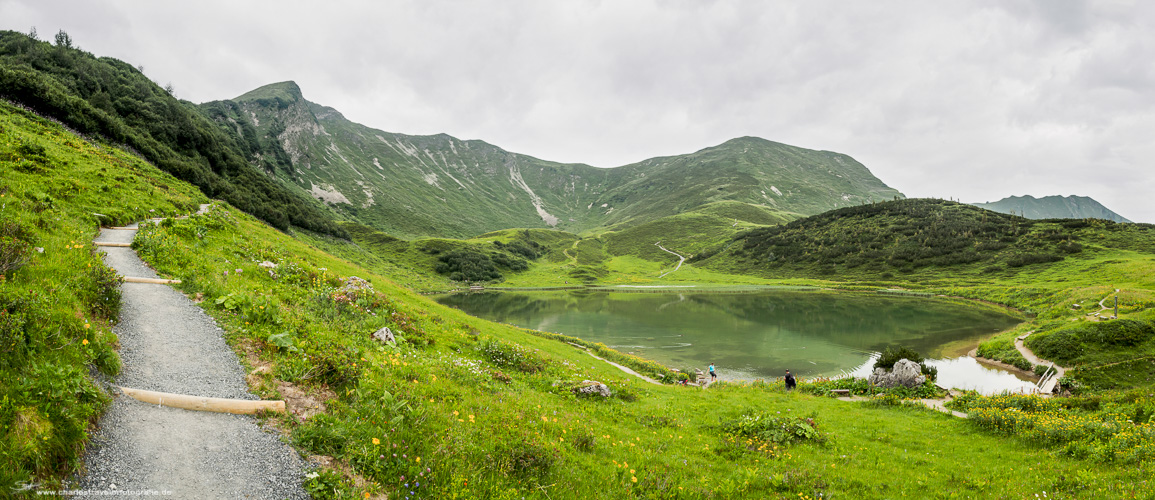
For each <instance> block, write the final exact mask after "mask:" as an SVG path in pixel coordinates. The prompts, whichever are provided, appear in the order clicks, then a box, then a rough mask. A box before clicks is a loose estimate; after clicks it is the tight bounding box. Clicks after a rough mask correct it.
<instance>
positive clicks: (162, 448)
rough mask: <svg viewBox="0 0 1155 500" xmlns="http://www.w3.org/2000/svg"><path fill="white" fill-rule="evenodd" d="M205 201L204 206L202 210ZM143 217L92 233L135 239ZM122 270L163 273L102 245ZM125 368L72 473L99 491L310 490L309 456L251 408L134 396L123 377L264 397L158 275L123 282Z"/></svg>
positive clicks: (207, 322) (178, 494) (179, 390)
mask: <svg viewBox="0 0 1155 500" xmlns="http://www.w3.org/2000/svg"><path fill="white" fill-rule="evenodd" d="M203 210H204V207H202V211H203ZM137 229H138V226H137V225H136V224H133V225H131V226H127V227H124V228H116V229H113V228H102V229H101V231H100V233H99V234H98V236H97V237H96V239H95V240H94V242H96V243H98V244H100V243H105V244H107V243H131V241H132V240H133V238H134V237H135V236H136V233H137ZM101 248H102V250H103V252H105V255H104V261H105V263H106V264H107V265H108V266H109V267H111V268H113V269H114V270H116V272H117V273H118V274H120V275H121V276H125V277H136V278H149V279H150V280H157V279H159V277H158V276H157V275H156V273H155V272H153V270H152V269H150V268H149V267H148V266H147V265H145V263H144V262H143V261H141V260H140V258H139V257H138V256H137V255H136V252H135V251H133V250H132V249H131V248H128V247H124V246H107V245H102V246H101ZM121 291H122V305H121V313H120V322H119V323H118V324H117V325H116V326H115V327H114V328H113V332H114V333H116V335H117V337H118V338H119V342H120V346H121V348H120V351H119V353H120V356H121V360H122V369H121V372H120V374H119V375H118V376H116V377H114V380H113V381H111V382H112V383H113V384H114V385H111V386H106V387H107V388H108V389H109V391H110V392H111V393H112V394H113V395H114V399H113V402H112V405H111V406H110V407H109V409H108V411H107V412H106V413H105V414H104V415H103V416H102V417H101V418H100V420H99V422H98V424H97V425H96V429H95V430H94V431H93V433H92V435H91V439H90V441H89V444H88V448H87V450H86V451H85V454H84V457H83V463H84V465H83V467H82V469H81V472H80V473H78V475H77V476H74V477H73V478H71V479H70V480H69V483H70V486H71V489H74V490H85V491H87V492H89V493H88V494H96V495H157V496H166V497H168V498H196V499H204V498H221V499H233V498H249V499H283V498H293V499H297V498H300V499H305V498H309V495H308V494H307V493H306V492H305V490H304V489H303V487H302V484H301V481H302V477H303V469H304V468H305V467H306V464H305V461H304V460H302V459H301V457H300V456H299V455H298V454H297V452H296V451H294V450H293V449H292V448H291V447H290V446H289V445H288V444H286V443H284V442H282V441H281V439H280V436H279V434H277V433H276V432H273V431H269V430H265V429H262V428H261V426H260V424H259V423H258V421H257V419H256V418H254V417H252V416H248V415H234V414H229V413H210V412H201V411H191V410H182V409H177V408H170V407H166V406H159V405H153V404H148V403H143V402H141V401H137V400H135V399H133V398H131V397H129V396H127V395H125V394H124V393H123V392H121V391H120V390H119V389H118V386H123V387H125V388H133V389H143V390H149V391H161V392H168V393H175V394H182V395H190V396H200V397H213V398H230V399H240V400H257V399H258V398H257V397H256V396H254V395H253V394H251V393H250V392H249V391H248V386H247V384H246V382H245V372H244V369H243V368H242V367H241V364H240V362H239V361H238V359H237V355H236V353H234V352H233V350H232V349H231V348H230V347H229V346H228V344H226V343H225V340H224V338H223V334H224V331H223V330H221V328H220V327H218V326H217V325H216V323H215V322H214V321H213V320H212V318H210V317H209V316H208V315H207V314H205V312H204V311H203V310H201V309H200V308H199V307H198V306H197V305H196V304H194V303H193V302H192V301H191V300H189V298H188V297H185V296H184V295H183V294H181V293H180V292H178V291H177V290H175V289H173V288H171V287H169V286H167V285H165V284H158V283H156V282H155V281H153V282H149V280H145V282H130V281H126V282H125V283H123V284H122V285H121Z"/></svg>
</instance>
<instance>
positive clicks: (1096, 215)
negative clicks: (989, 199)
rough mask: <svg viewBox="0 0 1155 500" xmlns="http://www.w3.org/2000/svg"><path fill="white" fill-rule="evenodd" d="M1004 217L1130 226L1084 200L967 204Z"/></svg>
mask: <svg viewBox="0 0 1155 500" xmlns="http://www.w3.org/2000/svg"><path fill="white" fill-rule="evenodd" d="M971 205H974V206H976V207H979V208H985V209H987V210H992V211H995V212H1000V213H1004V214H1010V213H1013V214H1017V215H1019V216H1022V217H1026V218H1028V219H1106V220H1111V221H1115V222H1131V221H1129V220H1127V219H1126V218H1124V217H1123V216H1122V215H1119V214H1117V213H1115V212H1112V211H1111V210H1110V209H1108V208H1107V207H1104V206H1103V205H1102V204H1101V203H1099V202H1097V201H1095V200H1093V199H1091V198H1087V197H1086V196H1044V197H1042V198H1035V197H1034V196H1030V195H1028V196H1011V197H1008V198H1003V199H1001V200H999V201H996V202H993V203H971Z"/></svg>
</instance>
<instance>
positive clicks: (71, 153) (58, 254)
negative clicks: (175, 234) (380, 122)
mask: <svg viewBox="0 0 1155 500" xmlns="http://www.w3.org/2000/svg"><path fill="white" fill-rule="evenodd" d="M204 201H207V199H205V198H204V196H203V195H202V194H201V193H200V192H198V191H197V190H196V189H195V188H193V187H192V186H191V185H189V184H186V183H184V182H181V181H179V180H177V179H175V178H174V177H172V176H171V175H169V174H167V173H165V172H162V171H160V170H158V169H157V168H155V167H153V166H151V165H149V164H148V163H146V162H144V161H142V160H141V159H140V158H138V157H136V156H134V155H132V154H129V153H126V152H124V151H121V150H119V149H117V148H115V147H111V146H108V145H106V144H100V143H93V142H89V141H86V140H85V139H82V138H80V137H77V136H75V135H73V134H72V133H70V132H68V131H66V130H65V129H64V128H63V127H61V126H60V125H59V124H56V123H53V122H51V121H48V120H45V119H43V118H39V117H37V116H35V115H33V114H31V113H29V112H27V111H24V110H21V109H19V108H15V107H12V106H10V105H8V104H7V103H2V102H0V492H2V493H0V495H7V494H9V492H10V491H12V490H10V488H13V487H15V486H16V485H18V484H20V483H33V482H40V481H43V480H45V479H51V478H59V477H61V476H62V475H63V474H65V473H67V472H68V471H70V470H72V469H74V468H75V467H76V465H77V464H76V460H77V457H78V456H79V454H80V452H81V451H82V450H83V446H84V441H85V440H86V439H87V429H88V425H89V423H90V422H91V420H92V419H94V418H95V417H97V416H98V415H99V414H100V412H101V411H103V409H104V407H105V405H106V403H107V401H108V399H107V396H105V395H104V393H103V392H101V391H100V390H99V389H98V388H97V385H96V384H95V383H94V382H93V381H92V380H91V379H90V378H89V377H90V375H89V370H99V371H100V372H102V373H104V374H106V375H110V374H115V373H117V372H118V371H119V369H120V360H119V357H118V356H117V355H116V352H115V348H116V345H117V341H116V335H114V334H113V333H112V331H111V325H110V322H111V321H113V320H115V319H116V317H117V315H118V312H119V310H120V290H119V288H118V287H119V283H120V281H119V278H118V277H117V276H116V274H115V273H114V272H113V271H112V270H111V269H108V268H107V267H105V266H104V264H103V262H102V261H101V259H100V255H99V252H98V251H97V249H96V248H95V247H94V246H93V245H92V237H93V236H95V232H96V231H97V229H98V228H99V226H100V224H101V223H104V224H111V225H115V224H124V223H128V222H132V221H136V220H141V219H144V218H147V217H153V216H170V215H175V214H179V213H187V212H189V211H192V210H195V209H196V206H197V204H198V203H200V202H204ZM98 214H99V215H98ZM47 489H51V488H47ZM6 498H7V497H6Z"/></svg>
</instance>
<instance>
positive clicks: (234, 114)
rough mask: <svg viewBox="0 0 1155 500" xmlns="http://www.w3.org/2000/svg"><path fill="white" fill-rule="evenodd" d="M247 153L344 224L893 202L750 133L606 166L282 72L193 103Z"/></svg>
mask: <svg viewBox="0 0 1155 500" xmlns="http://www.w3.org/2000/svg"><path fill="white" fill-rule="evenodd" d="M200 106H201V109H202V110H204V111H205V112H206V114H208V115H209V116H210V118H211V119H213V120H215V121H216V122H217V123H218V124H219V125H221V127H222V128H223V129H224V130H225V131H227V132H230V133H232V134H233V135H234V136H235V137H237V139H238V142H239V143H245V144H247V145H248V153H249V155H250V160H251V161H253V162H254V163H258V164H260V163H269V161H270V159H274V160H275V162H273V163H275V168H270V167H266V171H269V172H270V173H272V174H274V175H276V176H278V177H281V178H282V179H284V180H286V181H287V182H291V183H293V184H295V185H296V186H297V187H298V188H299V189H300V191H301V192H304V193H308V194H310V195H311V196H313V197H314V198H317V199H320V200H323V201H325V202H326V203H328V204H329V205H330V206H332V207H334V208H335V209H336V210H338V211H339V212H341V213H342V214H344V215H345V216H347V217H348V218H349V219H351V220H357V221H360V222H363V223H366V224H368V225H370V226H373V227H375V228H377V229H380V230H383V231H386V232H389V233H391V234H396V235H399V236H403V237H419V236H439V237H440V236H446V237H468V236H473V235H477V234H481V233H484V232H488V231H494V230H500V229H507V228H511V227H528V228H555V229H562V230H566V231H570V232H574V233H582V232H586V231H591V230H601V229H608V228H612V227H615V226H622V225H634V224H641V223H645V222H648V221H651V220H656V219H660V218H662V217H667V216H671V215H676V214H678V213H682V212H685V211H687V210H692V209H694V208H696V207H700V206H703V205H706V204H709V203H713V202H717V201H740V202H743V203H749V204H753V205H761V206H765V207H769V208H773V209H776V210H781V211H784V212H796V213H801V214H807V215H809V214H815V213H820V212H823V211H826V210H829V209H832V208H837V207H841V206H851V205H855V204H861V203H870V202H876V201H884V200H890V199H894V198H896V197H903V196H902V193H900V192H898V191H897V190H894V189H893V188H890V187H889V186H887V185H886V184H885V183H883V182H882V181H881V180H879V179H877V178H876V177H874V176H873V175H872V174H871V173H870V171H869V169H867V168H866V167H865V166H863V165H862V164H861V163H858V162H857V161H855V160H854V159H853V158H851V157H849V156H847V155H843V154H839V153H834V152H829V151H814V150H808V149H804V148H798V147H795V146H789V145H786V144H781V143H777V142H773V141H769V140H766V139H761V138H755V137H739V138H735V139H731V140H729V141H726V142H724V143H722V144H719V145H715V146H711V147H707V148H703V149H700V150H698V151H696V152H693V153H688V154H682V155H673V156H663V157H656V158H650V159H647V160H643V161H641V162H635V163H632V164H628V165H622V166H618V167H613V168H597V167H593V166H590V165H586V164H583V163H558V162H552V161H548V160H544V159H539V158H535V157H533V156H529V155H523V154H519V153H515V152H510V151H507V150H505V149H502V148H500V147H498V146H495V145H492V144H489V143H487V142H485V141H481V140H462V139H458V138H455V137H453V136H450V135H447V134H435V135H422V136H415V135H407V134H401V133H395V132H386V131H382V130H378V129H373V128H371V127H368V126H365V125H361V124H358V123H355V122H352V121H350V120H348V119H346V118H345V117H344V115H342V114H341V113H340V112H339V111H338V110H336V109H334V108H331V107H327V106H324V105H321V104H317V103H313V102H311V101H308V100H307V99H305V98H304V96H303V94H302V93H301V89H300V87H299V86H298V85H297V84H296V83H295V82H292V81H286V82H278V83H273V84H269V85H265V86H263V87H259V88H257V89H254V90H252V91H249V92H246V93H245V94H242V95H241V96H238V97H236V98H234V99H231V100H225V101H212V102H209V103H204V104H201V105H200Z"/></svg>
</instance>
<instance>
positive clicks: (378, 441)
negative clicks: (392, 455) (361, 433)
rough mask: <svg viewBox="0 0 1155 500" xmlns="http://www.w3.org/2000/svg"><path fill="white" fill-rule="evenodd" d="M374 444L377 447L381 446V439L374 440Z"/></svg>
mask: <svg viewBox="0 0 1155 500" xmlns="http://www.w3.org/2000/svg"><path fill="white" fill-rule="evenodd" d="M373 444H375V445H376V444H381V440H380V439H377V438H373Z"/></svg>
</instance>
